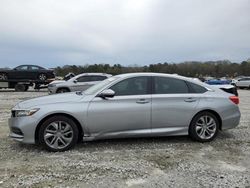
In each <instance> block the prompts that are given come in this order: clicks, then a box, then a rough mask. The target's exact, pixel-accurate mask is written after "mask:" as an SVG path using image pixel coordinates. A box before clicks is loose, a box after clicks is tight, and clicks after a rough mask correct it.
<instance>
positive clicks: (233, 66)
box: [54, 59, 250, 78]
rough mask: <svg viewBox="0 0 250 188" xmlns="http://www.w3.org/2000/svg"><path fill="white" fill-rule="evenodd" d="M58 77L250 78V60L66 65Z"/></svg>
mask: <svg viewBox="0 0 250 188" xmlns="http://www.w3.org/2000/svg"><path fill="white" fill-rule="evenodd" d="M54 70H55V72H56V74H57V76H65V75H66V74H68V73H69V72H72V73H74V74H76V75H77V74H80V73H85V72H100V73H108V74H112V75H117V74H122V73H131V72H158V73H169V74H179V75H183V76H188V77H206V76H213V77H217V78H220V77H224V76H226V77H237V76H240V75H244V76H250V59H249V60H247V61H243V62H241V63H233V62H230V61H228V60H223V61H206V62H199V61H189V62H183V63H167V62H165V63H157V64H150V65H147V66H138V65H134V66H122V65H120V64H114V65H110V64H93V65H88V64H86V65H84V66H76V65H65V66H62V67H56V68H55V69H54Z"/></svg>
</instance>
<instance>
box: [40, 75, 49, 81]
mask: <svg viewBox="0 0 250 188" xmlns="http://www.w3.org/2000/svg"><path fill="white" fill-rule="evenodd" d="M47 78H48V77H47V74H45V73H41V74H39V75H38V80H40V81H46V80H47Z"/></svg>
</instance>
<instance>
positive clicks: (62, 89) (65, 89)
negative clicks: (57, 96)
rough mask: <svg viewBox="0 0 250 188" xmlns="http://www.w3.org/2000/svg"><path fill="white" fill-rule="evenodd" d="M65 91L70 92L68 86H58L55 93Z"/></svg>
mask: <svg viewBox="0 0 250 188" xmlns="http://www.w3.org/2000/svg"><path fill="white" fill-rule="evenodd" d="M67 92H70V90H69V89H68V88H59V89H57V91H56V93H67Z"/></svg>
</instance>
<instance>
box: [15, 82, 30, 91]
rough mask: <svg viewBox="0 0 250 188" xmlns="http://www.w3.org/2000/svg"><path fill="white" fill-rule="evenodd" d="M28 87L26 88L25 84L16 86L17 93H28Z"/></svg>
mask: <svg viewBox="0 0 250 188" xmlns="http://www.w3.org/2000/svg"><path fill="white" fill-rule="evenodd" d="M26 87H27V86H25V85H23V84H16V85H15V91H17V92H23V91H27V90H26Z"/></svg>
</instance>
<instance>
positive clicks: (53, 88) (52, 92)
mask: <svg viewBox="0 0 250 188" xmlns="http://www.w3.org/2000/svg"><path fill="white" fill-rule="evenodd" d="M56 90H57V88H56V87H48V91H49V95H51V94H55V93H56Z"/></svg>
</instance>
